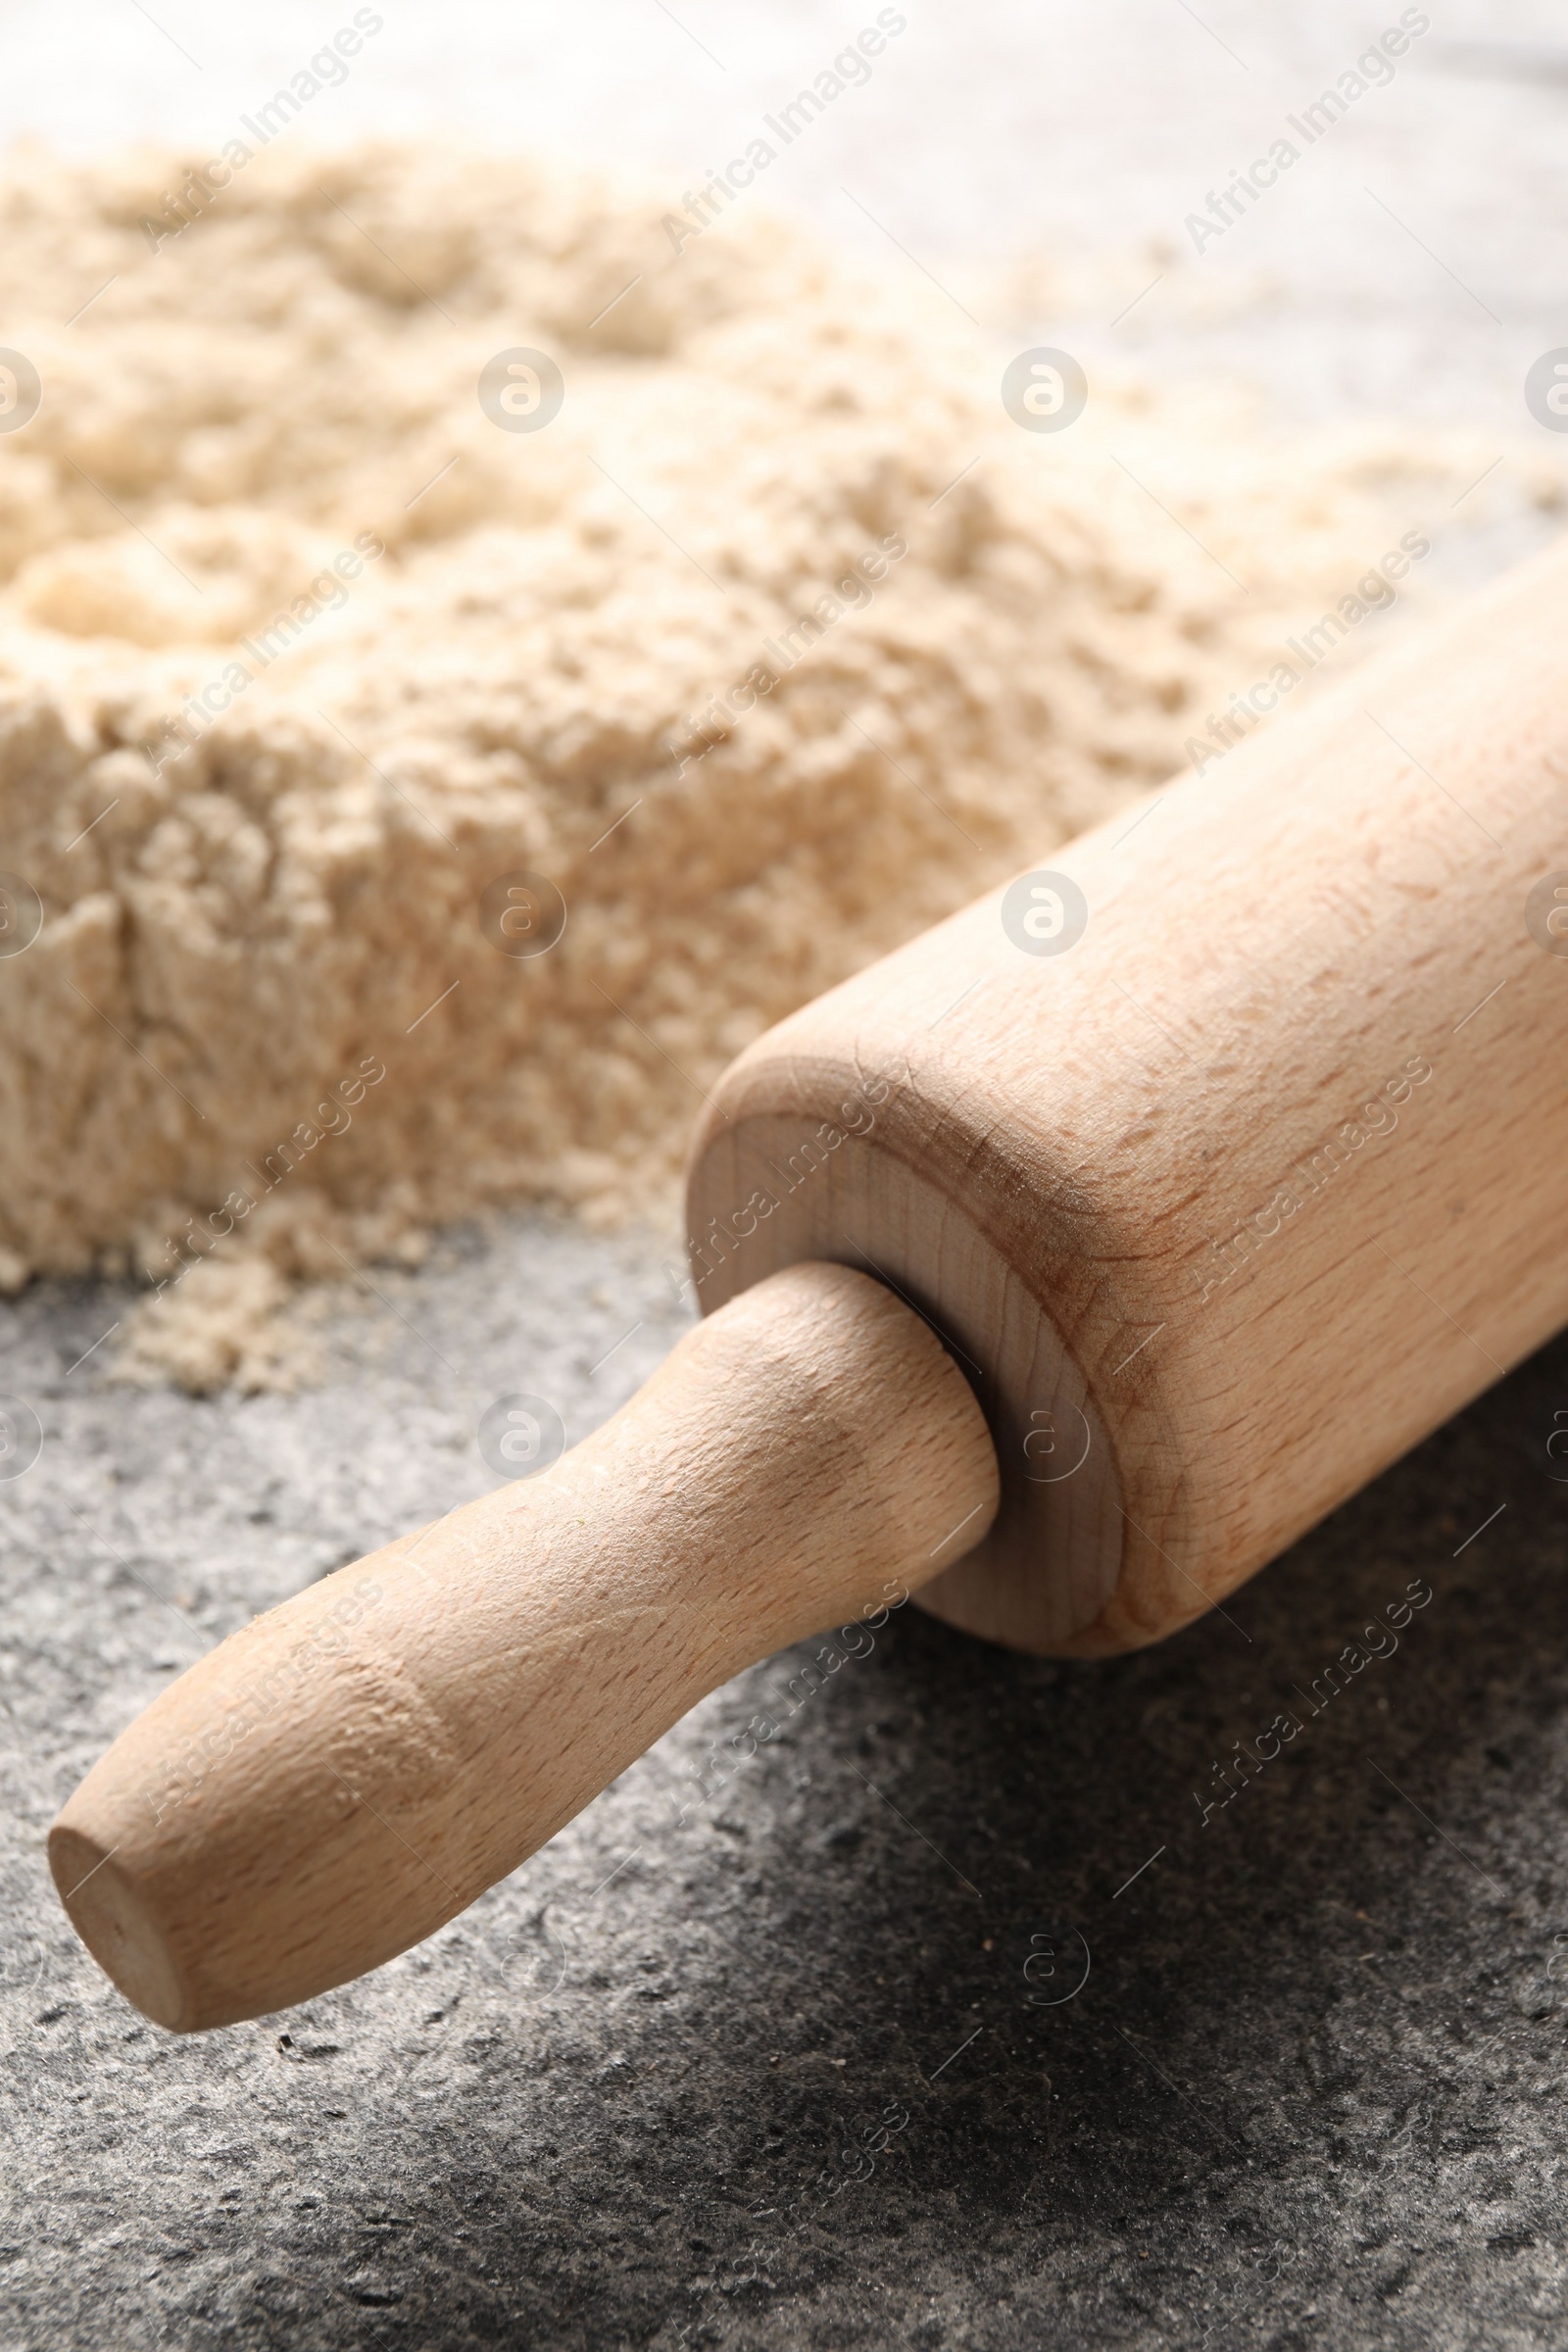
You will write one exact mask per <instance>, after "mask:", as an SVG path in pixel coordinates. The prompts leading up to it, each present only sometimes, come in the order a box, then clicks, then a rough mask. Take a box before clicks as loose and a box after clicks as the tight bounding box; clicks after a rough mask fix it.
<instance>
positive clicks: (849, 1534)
mask: <svg viewBox="0 0 1568 2352" xmlns="http://www.w3.org/2000/svg"><path fill="white" fill-rule="evenodd" d="M997 1492H998V1482H997V1467H996V1458H995V1454H994V1451H993V1448H992V1445H991V1441H990V1438H989V1436H988V1434H987V1431H986V1425H985V1422H984V1419H983V1417H982V1415H981V1413H980V1411H979V1408H978V1407H977V1405H976V1404H975V1401H974V1399H973V1397H972V1396H971V1394H970V1391H969V1389H968V1386H967V1383H966V1381H965V1378H964V1375H963V1373H962V1372H961V1371H960V1370H959V1368H958V1367H957V1365H956V1363H955V1361H954V1360H953V1358H952V1357H950V1356H949V1355H948V1354H947V1353H946V1352H945V1351H944V1349H943V1348H942V1346H941V1344H940V1342H939V1341H938V1340H937V1339H936V1338H935V1337H934V1335H933V1334H932V1332H931V1330H930V1329H929V1328H928V1327H927V1325H926V1324H925V1323H923V1322H922V1321H921V1320H920V1319H919V1318H918V1317H917V1316H915V1315H913V1314H911V1313H910V1312H909V1311H908V1309H907V1307H905V1306H904V1305H902V1304H901V1303H900V1301H899V1300H898V1299H896V1298H895V1297H893V1295H892V1294H891V1293H890V1292H889V1291H887V1290H886V1289H885V1288H883V1287H882V1286H881V1285H880V1284H878V1283H875V1282H873V1281H870V1280H868V1279H867V1278H866V1277H865V1276H864V1275H863V1274H859V1273H855V1272H851V1271H847V1270H846V1269H844V1268H842V1267H838V1266H827V1265H821V1266H813V1265H808V1264H800V1265H796V1266H794V1267H792V1268H790V1269H789V1270H788V1271H787V1272H785V1273H782V1274H780V1275H779V1276H778V1277H777V1278H776V1279H774V1280H772V1281H769V1282H767V1283H765V1284H763V1285H761V1286H760V1288H757V1289H754V1290H748V1291H747V1293H746V1294H745V1296H744V1297H742V1298H740V1299H736V1300H735V1302H734V1303H733V1304H732V1305H731V1306H729V1307H728V1308H726V1309H725V1311H724V1312H723V1313H721V1314H719V1315H716V1316H714V1317H713V1318H712V1320H711V1321H710V1322H708V1323H706V1324H704V1325H702V1326H701V1327H699V1328H698V1329H697V1330H696V1331H693V1332H691V1333H689V1334H688V1335H687V1336H686V1337H685V1338H684V1339H683V1340H681V1342H680V1343H679V1344H678V1345H677V1347H676V1348H674V1350H673V1351H672V1353H671V1354H670V1356H669V1357H668V1358H667V1359H666V1361H665V1363H664V1364H663V1365H662V1367H661V1368H660V1370H659V1371H658V1372H657V1373H656V1374H655V1376H654V1378H653V1379H652V1380H651V1381H650V1382H649V1383H648V1384H647V1385H646V1387H645V1388H643V1389H642V1390H641V1391H640V1392H639V1394H638V1395H637V1396H636V1397H633V1398H632V1400H631V1402H630V1403H629V1404H627V1405H625V1406H624V1407H623V1408H622V1410H621V1411H620V1412H619V1413H617V1414H616V1415H615V1416H614V1418H613V1420H612V1421H610V1422H609V1423H607V1425H606V1426H605V1427H604V1428H603V1429H602V1430H600V1431H598V1432H597V1433H596V1434H595V1435H594V1436H593V1437H591V1438H589V1439H587V1440H586V1441H585V1442H584V1443H583V1444H582V1445H580V1446H576V1447H575V1448H573V1450H572V1451H571V1452H569V1453H567V1454H565V1455H564V1457H563V1458H562V1460H561V1461H560V1462H558V1463H557V1464H556V1465H555V1467H554V1468H553V1469H551V1470H550V1471H548V1472H546V1473H545V1474H544V1475H542V1476H540V1477H537V1478H534V1479H532V1480H528V1481H519V1482H518V1483H517V1484H515V1485H513V1486H508V1487H504V1488H502V1489H500V1490H499V1491H498V1492H496V1493H495V1494H493V1495H486V1496H484V1497H483V1498H482V1499H481V1500H479V1501H477V1502H472V1503H469V1504H467V1505H466V1506H465V1507H464V1508H462V1509H460V1510H457V1511H454V1512H453V1513H451V1514H450V1515H449V1516H448V1517H447V1518H445V1519H442V1520H438V1521H436V1522H435V1523H434V1525H433V1526H431V1527H428V1528H426V1529H425V1530H423V1531H422V1533H419V1534H417V1535H414V1536H410V1537H407V1538H404V1539H402V1540H401V1541H399V1542H398V1543H395V1544H389V1545H387V1546H386V1548H385V1549H384V1550H382V1551H378V1552H375V1553H372V1554H371V1555H370V1556H369V1557H368V1559H364V1560H361V1561H358V1562H356V1563H355V1564H354V1565H353V1566H350V1567H347V1568H342V1569H339V1570H338V1571H337V1573H336V1574H335V1575H333V1576H330V1577H326V1578H324V1579H323V1580H322V1581H321V1582H320V1583H319V1584H317V1585H313V1586H311V1587H310V1588H309V1589H308V1590H307V1591H306V1592H304V1593H299V1594H298V1595H297V1596H296V1597H295V1598H294V1599H292V1600H290V1601H286V1602H285V1603H284V1604H283V1606H282V1607H281V1608H278V1609H274V1610H272V1611H271V1612H270V1614H268V1615H267V1616H265V1617H261V1618H258V1619H256V1620H255V1622H254V1623H253V1624H251V1625H250V1626H248V1627H247V1628H246V1629H245V1630H244V1631H243V1632H241V1633H238V1634H235V1635H233V1636H232V1637H231V1638H230V1639H229V1640H228V1641H227V1642H223V1643H222V1644H221V1646H220V1647H219V1648H218V1649H217V1650H215V1651H214V1652H213V1654H212V1655H211V1656H210V1657H208V1658H205V1659H203V1660H202V1661H201V1663H200V1664H199V1665H197V1666H195V1667H193V1668H192V1669H191V1670H190V1671H189V1672H188V1673H187V1674H185V1675H182V1676H181V1677H180V1679H179V1680H178V1681H177V1682H176V1683H174V1684H172V1686H171V1688H170V1689H169V1690H168V1691H165V1692H164V1693H163V1694H162V1696H161V1697H160V1698H158V1699H157V1700H156V1701H155V1702H154V1704H153V1705H152V1706H151V1707H149V1708H148V1709H147V1710H146V1712H145V1713H144V1714H143V1715H141V1716H140V1717H139V1718H138V1719H137V1720H136V1721H135V1722H134V1723H133V1724H132V1725H131V1726H130V1728H129V1729H128V1730H127V1731H126V1732H124V1733H123V1735H122V1737H121V1738H120V1740H118V1741H117V1742H116V1743H115V1745H114V1747H113V1748H111V1750H110V1751H109V1753H108V1754H107V1755H106V1756H105V1757H104V1758H103V1759H102V1760H101V1761H100V1762H99V1763H98V1764H97V1765H96V1766H95V1767H94V1769H93V1770H92V1772H91V1773H89V1775H88V1776H87V1779H86V1780H85V1781H84V1782H83V1783H82V1785H81V1787H80V1788H79V1789H77V1790H76V1792H75V1794H74V1795H73V1797H72V1799H71V1801H70V1803H69V1804H68V1805H67V1806H66V1808H65V1810H64V1812H63V1813H62V1814H61V1816H60V1819H59V1821H58V1822H57V1823H56V1825H55V1828H54V1830H53V1832H52V1833H51V1837H50V1861H51V1866H52V1868H53V1871H54V1874H55V1881H56V1884H57V1886H58V1887H59V1888H60V1891H61V1894H62V1896H63V1898H64V1900H65V1903H66V1907H67V1909H68V1911H69V1912H70V1913H71V1916H72V1919H73V1922H74V1924H75V1926H76V1928H77V1931H78V1933H79V1934H80V1935H81V1936H82V1938H83V1940H84V1941H85V1942H86V1943H87V1945H88V1947H89V1949H90V1950H91V1951H92V1952H93V1954H94V1955H95V1957H96V1958H97V1959H98V1960H99V1961H100V1963H101V1964H102V1965H103V1967H104V1968H105V1969H106V1970H107V1971H108V1973H109V1974H110V1976H112V1977H113V1978H114V1979H115V1981H116V1983H117V1984H118V1985H120V1986H121V1988H122V1990H123V1991H124V1992H125V1993H126V1994H127V1995H128V1996H129V1998H130V1999H131V2000H133V2001H134V2002H135V2003H136V2004H137V2006H138V2007H139V2008H141V2009H143V2010H144V2011H145V2012H146V2014H147V2015H148V2016H149V2017H152V2018H154V2019H156V2021H157V2022H158V2023H159V2024H160V2025H164V2026H169V2027H172V2028H174V2029H176V2030H178V2031H190V2030H192V2029H194V2028H197V2027H204V2026H213V2025H221V2024H225V2023H228V2022H230V2021H231V2020H233V2019H236V2018H241V2017H251V2016H259V2015H263V2014H265V2013H266V2012H268V2011H270V2010H273V2009H276V2008H279V2007H281V2006H283V2005H285V2004H286V2003H289V2002H293V2001H299V2000H303V1999H306V1998H308V1997H309V1996H310V1995H311V1994H313V1993H317V1992H319V1991H322V1990H324V1989H325V1988H326V1987H327V1986H329V1985H337V1984H341V1983H343V1982H344V1981H345V1980H346V1979H347V1978H349V1977H353V1976H358V1975H359V1974H361V1973H362V1972H363V1971H364V1970H366V1969H368V1968H372V1967H374V1966H375V1965H376V1964H377V1963H378V1962H380V1961H382V1960H385V1959H388V1958H390V1957H391V1956H392V1954H393V1953H395V1952H398V1951H401V1950H403V1949H404V1948H405V1947H406V1946H407V1945H409V1944H411V1943H414V1942H416V1941H417V1940H418V1939H419V1938H420V1937H422V1936H427V1935H429V1934H430V1933H431V1932H432V1931H433V1930H434V1929H435V1928H437V1927H439V1926H440V1925H441V1924H442V1923H443V1922H444V1921H446V1920H448V1919H450V1918H452V1917H453V1915H454V1914H455V1913H456V1912H458V1911H461V1910H463V1909H464V1908H465V1907H466V1905H467V1904H468V1903H470V1902H472V1900H473V1899H474V1897H475V1896H476V1895H477V1894H479V1893H480V1892H482V1890H483V1889H484V1888H485V1887H489V1886H491V1885H493V1884H494V1882H495V1881H496V1880H497V1879H499V1878H503V1877H505V1876H506V1874H507V1873H508V1872H509V1871H512V1870H514V1869H515V1867H516V1865H517V1864H518V1863H519V1862H521V1861H522V1860H523V1859H524V1858H525V1857H526V1856H527V1855H528V1854H530V1853H532V1852H533V1850H534V1849H535V1848H536V1847H537V1846H539V1845H541V1844H542V1843H543V1842H544V1841H545V1840H546V1839H547V1838H551V1837H553V1836H554V1835H555V1833H556V1831H557V1830H559V1829H560V1828H562V1826H563V1825H564V1823H565V1822H567V1821H569V1820H570V1819H571V1817H572V1815H573V1814H575V1813H577V1812H578V1811H580V1810H581V1808H582V1807H583V1806H584V1805H585V1804H587V1803H588V1801H589V1800H590V1798H591V1797H593V1796H594V1795H595V1794H597V1792H598V1791H599V1789H602V1788H603V1787H604V1786H605V1784H606V1783H607V1782H608V1781H610V1780H612V1779H613V1777H614V1776H615V1774H616V1773H618V1772H620V1771H621V1770H623V1769H624V1767H625V1766H626V1765H628V1764H629V1763H631V1762H632V1761H633V1759H634V1758H635V1757H637V1756H639V1755H641V1754H642V1752H643V1750H644V1749H645V1748H647V1747H648V1746H649V1745H650V1744H651V1743H652V1741H654V1740H657V1739H658V1738H659V1736H660V1735H661V1733H662V1732H663V1731H665V1730H666V1729H667V1728H668V1727H669V1725H670V1724H672V1723H674V1722H675V1721H676V1720H677V1719H678V1717H680V1716H681V1715H682V1714H684V1713H685V1711H686V1710H687V1708H689V1707H690V1706H692V1705H693V1704H694V1702H695V1701H696V1700H697V1699H698V1698H700V1697H701V1696H703V1694H704V1693H705V1692H707V1691H711V1690H712V1689H714V1688H715V1686H716V1685H718V1684H719V1683H721V1682H723V1681H725V1680H726V1679H727V1678H728V1677H729V1676H730V1675H732V1674H734V1673H735V1672H736V1671H737V1670H738V1669H739V1668H740V1667H742V1666H744V1665H748V1664H750V1663H751V1662H752V1661H753V1660H754V1659H756V1658H758V1657H759V1656H761V1655H763V1654H765V1653H766V1652H767V1651H769V1650H772V1649H774V1648H777V1647H778V1646H780V1645H781V1644H783V1643H785V1642H792V1641H795V1640H797V1639H799V1638H800V1637H801V1636H802V1635H805V1634H809V1633H811V1632H813V1631H815V1630H816V1629H818V1628H820V1627H822V1626H824V1625H827V1624H830V1623H833V1622H837V1621H843V1620H848V1619H849V1618H851V1617H854V1616H858V1615H862V1614H867V1613H870V1612H871V1611H873V1610H875V1609H877V1608H879V1607H885V1606H886V1605H887V1602H888V1600H889V1599H890V1597H893V1596H896V1595H897V1594H898V1593H899V1592H900V1591H901V1590H907V1589H908V1588H909V1587H911V1586H913V1585H915V1584H918V1583H920V1582H922V1581H924V1580H925V1579H927V1578H929V1577H931V1576H933V1575H935V1574H937V1573H938V1572H939V1571H940V1569H941V1568H942V1567H943V1566H944V1565H945V1564H946V1562H947V1561H948V1560H949V1559H951V1558H952V1557H954V1556H956V1553H957V1552H958V1551H959V1550H961V1549H962V1548H963V1547H964V1545H965V1544H969V1543H971V1542H973V1541H974V1540H976V1539H977V1538H978V1537H979V1536H980V1535H982V1534H983V1533H984V1531H985V1529H986V1527H987V1526H988V1525H989V1522H990V1518H991V1515H992V1513H993V1512H994V1510H995V1508H996V1502H997Z"/></svg>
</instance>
